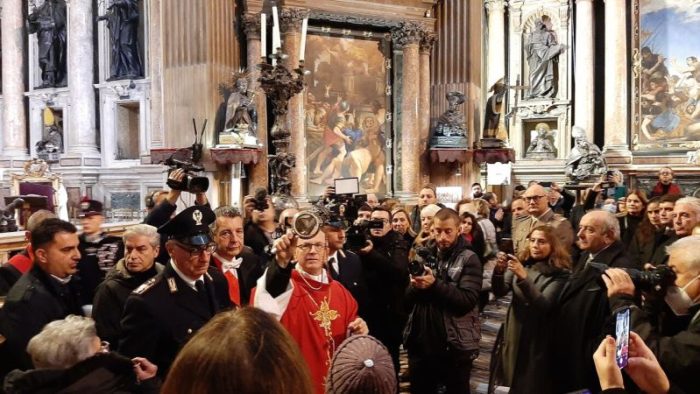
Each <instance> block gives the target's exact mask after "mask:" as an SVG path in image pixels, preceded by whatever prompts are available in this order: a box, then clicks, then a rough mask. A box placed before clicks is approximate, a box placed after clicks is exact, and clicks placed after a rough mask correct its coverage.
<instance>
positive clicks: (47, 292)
mask: <svg viewBox="0 0 700 394" xmlns="http://www.w3.org/2000/svg"><path fill="white" fill-rule="evenodd" d="M70 314H73V315H82V314H83V312H82V308H81V302H80V284H79V281H78V278H77V277H75V276H74V277H73V278H71V280H70V281H69V282H68V283H67V284H61V283H59V282H58V280H56V279H54V278H53V277H51V276H50V275H49V274H47V273H46V272H44V271H43V270H42V269H41V268H40V267H39V266H38V265H37V264H35V265H34V267H32V269H31V270H30V271H29V272H27V273H26V274H24V275H23V276H22V277H21V278H20V279H19V280H18V281H17V283H15V285H14V286H13V287H12V289H11V290H10V292H9V293H8V295H7V298H6V300H5V305H4V307H3V308H1V309H0V334H2V336H4V337H5V339H6V342H5V343H4V344H2V345H1V346H0V351H1V352H2V354H0V359H3V360H4V361H6V362H9V363H8V364H7V365H8V366H9V368H21V369H29V368H32V363H31V360H30V358H29V355H27V353H26V348H27V344H28V343H29V340H30V339H31V338H32V337H33V336H34V335H36V334H38V333H39V332H40V331H41V329H42V328H43V327H44V325H46V324H47V323H49V322H51V321H54V320H58V319H63V318H65V317H66V316H68V315H70Z"/></svg>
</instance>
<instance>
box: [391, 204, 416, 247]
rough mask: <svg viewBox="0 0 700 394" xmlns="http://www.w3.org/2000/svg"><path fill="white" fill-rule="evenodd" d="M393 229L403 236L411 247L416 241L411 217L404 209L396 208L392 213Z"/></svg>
mask: <svg viewBox="0 0 700 394" xmlns="http://www.w3.org/2000/svg"><path fill="white" fill-rule="evenodd" d="M391 228H392V230H394V231H396V232H397V233H399V234H401V235H402V236H403V238H404V239H405V240H406V242H408V244H409V245H411V244H413V241H414V240H415V239H416V235H417V234H416V232H415V231H413V223H411V216H410V215H409V214H408V212H407V211H406V210H405V209H404V208H396V209H394V210H393V211H391Z"/></svg>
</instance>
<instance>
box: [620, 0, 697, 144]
mask: <svg viewBox="0 0 700 394" xmlns="http://www.w3.org/2000/svg"><path fill="white" fill-rule="evenodd" d="M633 5H634V7H633V12H632V27H633V29H632V31H633V35H632V90H631V94H632V149H633V150H634V151H636V152H640V153H644V152H649V153H654V152H660V151H664V152H669V151H678V152H684V151H688V150H695V149H698V148H700V62H699V61H698V58H699V57H700V8H699V7H698V3H697V1H688V0H633Z"/></svg>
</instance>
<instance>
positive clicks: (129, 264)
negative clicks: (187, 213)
mask: <svg viewBox="0 0 700 394" xmlns="http://www.w3.org/2000/svg"><path fill="white" fill-rule="evenodd" d="M122 239H123V240H124V249H125V256H124V258H123V259H121V260H119V262H118V263H117V265H116V266H115V267H114V268H113V269H112V270H111V271H109V272H108V273H107V276H106V278H105V280H104V282H102V283H101V284H100V285H99V286H98V287H97V291H96V293H95V298H94V299H93V306H92V318H93V319H94V320H95V328H96V329H97V335H98V336H99V337H100V338H101V339H102V340H105V341H107V342H109V343H113V344H115V345H116V344H117V342H118V341H119V338H120V336H121V324H120V320H121V317H122V312H123V311H124V304H126V299H127V298H128V297H129V295H130V294H131V292H132V291H134V290H135V289H136V288H137V287H139V286H141V285H142V284H143V283H144V282H146V281H147V280H149V279H151V278H152V277H154V276H156V274H158V273H159V272H161V271H163V265H162V264H160V263H156V262H155V258H156V256H158V249H159V248H160V236H159V235H158V230H157V229H156V228H155V227H153V226H149V225H148V224H137V225H136V226H133V227H130V228H128V229H127V230H126V232H124V235H123V237H122Z"/></svg>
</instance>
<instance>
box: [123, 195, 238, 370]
mask: <svg viewBox="0 0 700 394" xmlns="http://www.w3.org/2000/svg"><path fill="white" fill-rule="evenodd" d="M215 219H216V217H215V215H214V212H212V210H211V209H210V208H209V207H207V206H201V205H200V206H193V207H189V208H187V209H185V210H183V211H182V212H180V213H179V214H178V215H177V216H175V217H174V218H172V219H171V220H170V221H168V222H167V223H166V224H165V225H163V226H162V227H160V228H159V229H158V232H159V233H160V234H161V236H163V237H167V239H168V240H167V241H166V243H165V247H166V248H167V250H168V254H169V255H170V262H169V263H168V264H167V265H166V267H165V269H164V270H163V272H161V273H160V274H158V275H156V277H154V278H152V279H149V280H148V281H146V282H145V283H144V284H143V285H141V286H140V287H138V288H137V289H136V290H134V292H133V293H132V294H131V295H130V296H129V298H128V299H127V301H126V305H125V307H124V315H123V317H122V321H121V326H122V338H121V340H120V342H119V352H120V353H121V354H123V355H125V356H128V357H135V356H137V355H138V356H142V357H146V358H148V359H149V360H152V361H153V362H154V363H155V364H156V365H158V373H159V374H161V375H162V376H165V375H166V374H167V371H168V369H169V368H170V365H171V364H172V362H173V360H174V359H175V356H176V355H177V353H178V351H179V350H180V349H181V348H182V346H184V344H185V343H186V342H187V340H188V339H189V338H190V337H191V336H192V335H193V334H194V333H195V332H196V331H197V330H198V329H199V328H201V327H202V326H203V325H204V324H206V323H207V322H208V321H209V319H211V318H212V317H213V316H214V315H215V314H216V313H217V312H219V311H221V310H223V309H226V308H230V307H231V301H230V300H229V297H228V288H227V285H226V280H225V278H224V277H223V276H222V275H221V273H220V272H218V271H217V270H216V269H215V268H214V267H210V265H209V262H210V259H211V254H212V252H214V250H215V249H216V243H214V242H213V241H212V238H211V236H210V233H209V225H210V224H212V223H213V222H214V221H215Z"/></svg>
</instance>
